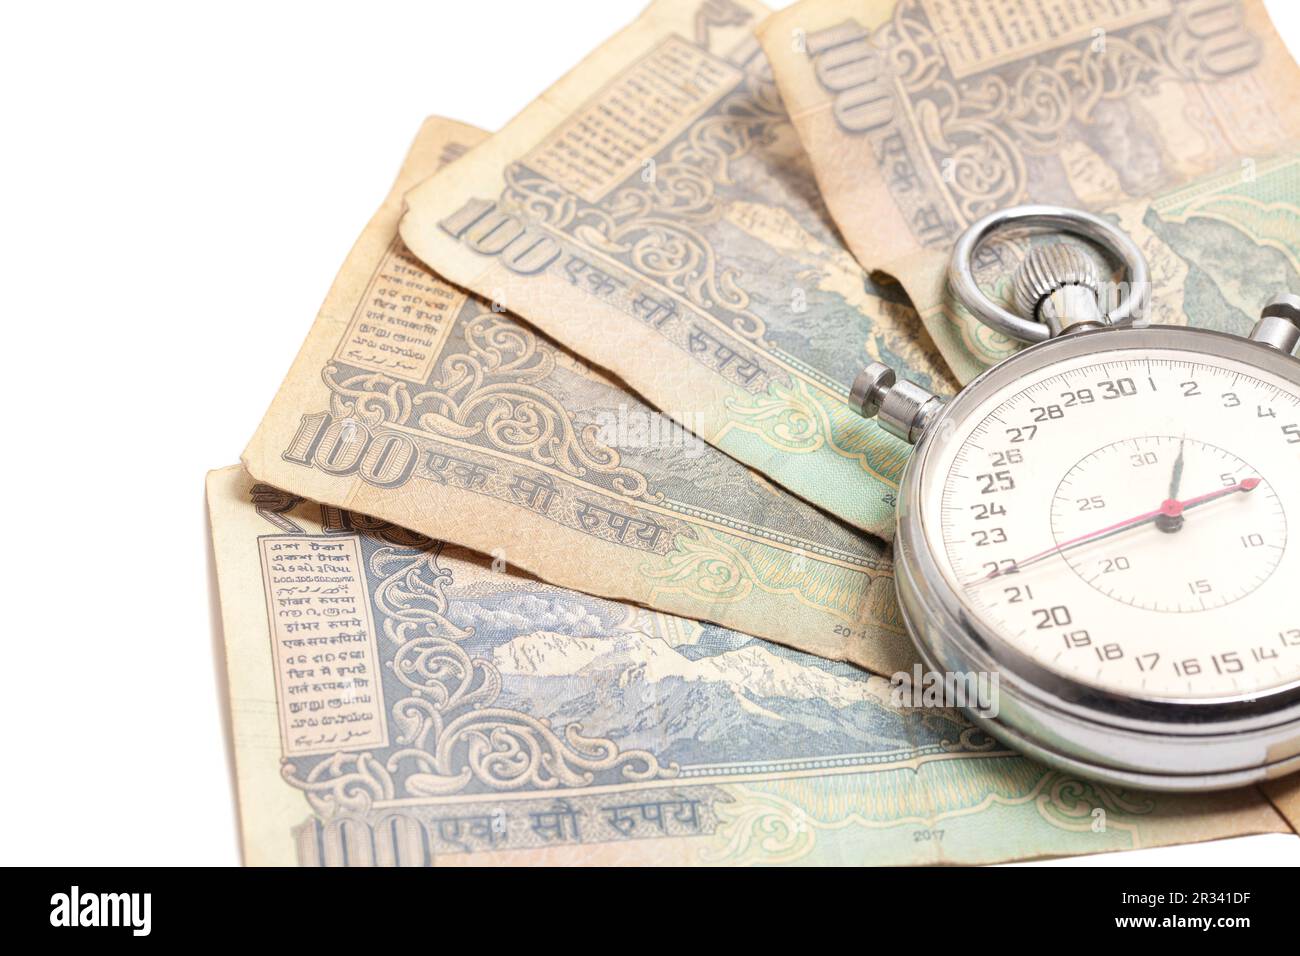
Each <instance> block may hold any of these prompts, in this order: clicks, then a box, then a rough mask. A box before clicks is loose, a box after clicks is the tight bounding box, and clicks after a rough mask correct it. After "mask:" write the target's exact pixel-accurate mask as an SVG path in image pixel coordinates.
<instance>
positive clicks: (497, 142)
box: [401, 0, 954, 537]
mask: <svg viewBox="0 0 1300 956" xmlns="http://www.w3.org/2000/svg"><path fill="white" fill-rule="evenodd" d="M763 13H764V11H763V9H762V7H760V6H759V5H758V4H756V3H753V2H750V0H745V2H731V0H657V2H655V3H654V4H652V5H651V6H650V7H649V8H648V9H647V10H646V12H645V13H644V14H643V15H642V16H641V17H640V19H638V20H636V21H635V22H634V23H633V24H631V25H630V26H629V27H627V28H626V29H624V30H623V31H622V32H620V33H618V34H617V35H616V36H614V37H613V38H611V39H610V40H609V41H607V42H606V43H605V44H604V45H603V46H601V47H600V48H599V49H598V50H596V51H595V52H594V53H592V54H591V55H590V56H589V57H588V58H587V59H586V60H584V61H583V62H582V63H581V64H580V65H579V66H578V67H576V68H575V69H574V70H573V71H572V72H571V73H569V74H568V75H567V76H566V77H564V78H563V79H562V80H561V81H560V82H558V83H557V84H555V85H554V86H553V87H551V88H550V89H549V90H547V91H546V92H545V93H543V94H542V95H541V96H540V97H538V99H537V100H536V101H534V102H533V103H532V104H531V105H530V106H529V107H528V108H527V109H526V110H524V112H523V113H521V114H520V115H519V116H517V117H516V118H515V119H514V120H512V121H511V122H510V124H509V125H508V126H506V127H505V129H503V130H502V131H501V132H499V133H497V134H496V135H494V136H493V137H492V138H491V139H490V140H488V141H487V142H485V143H484V144H483V145H482V146H480V147H478V148H477V149H475V150H474V152H473V154H472V155H471V156H468V157H466V159H465V160H464V161H463V162H460V163H456V164H454V165H453V166H451V167H449V168H447V169H445V170H443V171H442V172H440V173H439V175H437V176H436V177H434V178H433V179H432V180H430V181H429V182H427V183H425V184H422V185H421V186H420V187H419V188H417V189H415V190H413V191H412V192H411V193H410V194H409V195H408V197H407V202H408V205H409V207H410V208H409V211H408V212H407V214H406V216H405V217H404V219H403V221H402V227H401V231H402V237H403V239H404V240H405V241H406V244H407V246H408V247H409V248H410V249H411V250H412V251H413V252H414V253H415V254H416V255H417V256H418V257H419V258H420V259H421V260H423V261H424V262H425V263H426V264H428V265H429V266H430V267H431V268H433V269H434V270H435V271H436V272H438V273H439V274H441V275H443V276H445V277H446V278H448V279H449V280H451V281H453V282H455V283H457V284H458V285H461V286H464V287H466V288H469V289H472V290H474V291H475V292H477V293H479V294H481V295H482V296H484V297H485V298H487V299H489V300H491V301H493V302H496V303H501V304H503V305H504V306H505V307H508V308H509V309H511V310H512V311H513V312H515V313H517V314H518V315H520V316H521V317H522V318H524V319H526V320H527V321H528V322H530V323H532V324H534V325H536V326H538V327H539V328H541V329H542V330H543V331H544V332H545V333H546V334H548V335H550V336H552V337H554V338H556V339H558V340H559V341H561V342H563V343H564V344H565V345H568V346H569V347H571V348H572V349H574V350H575V351H576V352H578V353H580V354H581V355H583V356H585V357H587V358H589V359H590V360H592V361H593V362H595V363H596V364H598V365H600V366H602V367H604V368H607V369H610V370H612V371H613V372H615V373H616V374H617V375H618V376H619V377H620V378H622V379H624V380H625V381H627V382H628V383H629V384H630V385H631V387H632V388H633V389H634V390H635V391H637V392H638V393H639V394H640V395H642V396H643V397H645V398H646V399H647V400H648V401H649V402H650V403H651V404H653V405H655V406H656V407H658V408H660V409H662V410H663V411H664V412H665V413H666V414H668V415H670V416H673V417H674V418H676V420H678V421H679V422H681V423H683V424H686V425H687V426H688V427H690V428H691V429H692V430H694V431H695V432H696V433H697V434H699V435H701V436H702V437H703V438H705V439H707V440H708V441H709V442H711V443H712V444H714V445H716V446H717V447H719V448H721V449H722V450H724V451H726V452H727V453H728V454H730V455H732V456H733V457H735V458H737V459H739V460H740V461H742V462H744V463H746V464H748V465H750V466H751V467H753V468H756V469H758V470H759V471H761V472H763V473H764V474H766V475H768V476H769V477H771V478H772V479H774V480H775V481H776V482H778V483H779V484H781V485H783V486H785V487H786V488H788V489H789V490H791V491H793V492H795V493H796V494H797V495H799V496H801V497H803V498H805V499H807V500H809V501H811V502H814V503H815V504H817V505H819V506H821V507H822V508H824V509H825V510H827V511H829V512H831V513H832V514H835V515H838V516H839V517H841V518H843V519H844V520H846V521H848V522H849V523H850V524H853V525H855V526H857V527H860V528H863V529H866V530H869V531H871V532H873V533H876V534H879V535H882V536H887V537H888V536H892V534H893V524H894V513H893V505H894V496H895V491H896V489H897V478H898V475H899V473H900V471H901V468H902V464H903V461H904V459H905V456H906V451H907V446H906V445H905V444H904V443H902V442H899V441H897V440H896V439H894V438H892V437H891V436H889V435H887V434H886V433H884V432H883V431H882V430H881V429H880V427H879V425H878V424H877V423H875V422H874V421H864V420H863V419H862V418H860V417H858V416H856V415H854V414H853V413H852V412H851V411H850V410H849V409H848V407H847V405H846V403H845V400H846V398H847V396H848V391H849V386H850V385H851V384H852V381H853V378H854V376H855V375H856V373H857V372H858V370H859V369H860V368H861V366H862V365H863V364H864V363H865V362H866V361H868V360H882V361H887V362H889V363H890V364H892V365H894V366H896V367H899V368H901V369H903V370H904V374H905V375H907V376H908V377H911V378H913V379H916V380H917V381H920V382H922V383H923V384H926V385H928V386H930V387H932V388H934V389H936V390H938V391H941V392H946V391H950V390H951V388H952V386H953V384H954V383H952V382H951V381H950V380H949V379H948V372H947V370H946V368H945V367H944V366H943V362H942V359H941V358H940V357H939V356H938V354H937V352H936V351H935V350H934V348H933V346H932V344H931V343H930V342H929V340H928V338H927V337H926V335H925V333H924V330H923V329H922V327H921V325H920V323H919V321H918V320H917V318H916V315H915V312H914V311H913V310H912V308H911V306H910V305H909V304H908V303H907V301H906V299H905V297H904V296H903V295H902V294H901V292H900V290H899V288H898V286H897V285H896V284H884V285H882V284H878V283H877V282H875V281H874V280H872V279H871V278H870V277H869V276H867V274H866V273H864V272H863V271H862V269H861V268H860V267H859V266H858V265H857V263H856V262H855V261H854V259H853V257H852V256H851V255H850V254H849V253H848V251H847V250H846V249H844V247H843V246H842V244H841V240H840V238H839V236H838V234H837V233H836V232H835V230H834V228H833V226H831V224H830V220H829V218H828V216H827V214H826V211H825V209H824V207H823V205H822V202H821V198H820V197H819V195H818V193H817V188H816V185H815V183H814V181H813V177H812V173H811V169H810V167H809V166H808V163H807V157H806V156H805V155H804V153H803V150H802V149H801V147H800V145H799V141H798V137H797V135H796V133H795V130H794V127H793V126H792V125H791V123H790V120H789V117H788V116H787V115H786V113H785V110H784V109H783V108H782V106H781V102H780V99H779V97H778V96H777V92H776V87H775V86H774V84H773V82H772V78H771V73H770V71H769V69H768V67H767V64H766V62H765V61H764V59H763V57H762V54H761V52H760V51H759V49H758V46H757V43H756V41H755V40H754V38H753V36H752V32H751V31H752V29H753V27H754V26H755V25H756V24H757V23H758V22H759V20H760V19H761V18H762V16H763Z"/></svg>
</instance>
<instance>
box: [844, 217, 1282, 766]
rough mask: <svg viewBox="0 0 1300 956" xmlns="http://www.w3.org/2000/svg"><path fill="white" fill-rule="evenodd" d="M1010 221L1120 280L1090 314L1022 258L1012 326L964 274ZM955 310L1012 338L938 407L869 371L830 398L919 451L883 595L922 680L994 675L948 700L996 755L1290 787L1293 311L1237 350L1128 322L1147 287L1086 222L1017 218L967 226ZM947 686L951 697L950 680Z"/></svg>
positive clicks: (1062, 261)
mask: <svg viewBox="0 0 1300 956" xmlns="http://www.w3.org/2000/svg"><path fill="white" fill-rule="evenodd" d="M1008 224H1016V225H1023V226H1027V227H1037V228H1040V229H1042V228H1046V229H1049V230H1057V231H1063V232H1068V233H1072V234H1074V235H1076V236H1081V237H1083V238H1084V239H1085V240H1088V241H1090V242H1092V243H1095V244H1097V245H1100V246H1101V247H1103V248H1104V249H1106V250H1108V251H1109V252H1110V253H1111V254H1112V255H1113V256H1115V257H1116V258H1117V259H1119V260H1120V261H1122V262H1123V263H1124V265H1125V267H1126V269H1127V272H1128V282H1127V283H1126V284H1125V286H1124V288H1123V291H1122V294H1121V295H1119V296H1118V299H1119V301H1118V303H1117V304H1116V305H1115V307H1114V308H1113V309H1111V310H1110V311H1108V312H1107V311H1104V310H1103V308H1104V307H1103V305H1102V304H1100V301H1101V299H1102V296H1101V293H1102V292H1103V291H1104V290H1103V288H1102V283H1101V282H1100V280H1099V278H1098V272H1097V269H1096V267H1095V265H1094V264H1093V260H1092V259H1091V258H1090V257H1088V256H1085V255H1083V254H1082V253H1081V252H1080V250H1079V245H1078V244H1075V243H1071V244H1067V243H1062V242H1056V243H1038V244H1036V245H1034V246H1032V247H1031V249H1030V252H1029V253H1028V255H1027V256H1026V257H1025V259H1024V260H1023V261H1022V262H1021V263H1020V265H1019V267H1018V268H1017V270H1016V272H1015V275H1014V277H1013V281H1012V290H1013V298H1014V300H1015V304H1016V309H1017V312H1019V314H1016V312H1012V311H1010V310H1009V309H1006V308H1004V307H1003V306H1000V305H998V304H997V303H995V302H993V301H992V300H990V299H989V298H988V297H987V296H986V295H984V293H983V292H982V291H981V289H980V288H979V286H977V285H976V283H975V280H974V275H973V271H972V268H971V261H972V254H973V253H974V252H975V251H976V249H977V247H978V246H979V244H980V243H981V242H982V241H983V240H984V239H985V238H986V237H987V236H988V235H989V234H990V233H991V232H993V231H994V230H996V229H999V228H1001V227H1003V226H1005V225H1008ZM948 285H949V288H950V290H951V292H952V294H953V296H954V298H955V299H956V300H957V301H958V302H960V303H962V304H963V305H964V306H966V308H968V309H969V310H970V311H971V312H972V313H973V314H974V315H975V316H976V317H977V318H978V319H980V320H981V321H982V322H984V323H985V324H986V325H988V326H990V327H991V328H993V329H995V330H997V331H999V332H1002V333H1004V334H1006V335H1009V336H1011V337H1014V338H1016V339H1019V340H1021V341H1025V342H1029V343H1032V344H1030V346H1029V347H1028V348H1025V349H1023V350H1021V351H1019V352H1017V353H1015V354H1014V355H1012V356H1011V357H1010V358H1008V359H1006V360H1004V361H1002V362H1001V363H1000V364H998V365H995V366H993V367H992V368H989V369H988V370H986V371H985V372H983V373H982V374H981V375H979V376H978V377H977V378H975V379H974V380H972V381H971V382H970V383H969V384H968V385H967V386H966V387H965V388H964V389H962V390H961V391H960V393H959V394H957V395H956V396H955V397H954V398H952V399H950V400H945V399H942V398H940V397H938V396H936V395H933V394H931V393H930V392H928V391H926V390H925V389H923V388H921V387H919V386H917V385H915V384H913V383H911V382H908V381H905V380H903V379H900V378H898V377H897V376H896V374H895V373H894V371H893V370H891V369H889V368H887V367H886V366H884V365H881V364H879V363H872V364H871V365H869V366H867V367H866V368H865V369H864V370H863V371H862V373H861V374H859V375H858V377H857V379H856V380H855V382H854V384H853V388H852V392H851V397H850V401H851V404H852V405H853V407H854V408H855V410H856V411H858V412H860V413H861V414H863V415H865V416H867V417H875V418H876V419H877V420H878V421H879V422H880V424H881V425H882V427H883V428H884V429H885V430H887V431H889V432H890V433H892V434H894V435H896V436H898V437H900V438H902V439H904V440H906V441H908V442H911V443H913V444H914V445H915V446H916V447H915V449H914V451H913V453H912V455H911V457H910V459H909V461H908V463H907V466H906V469H905V471H904V474H903V477H902V479H901V483H900V489H899V505H898V516H897V522H898V524H897V534H896V538H895V577H896V583H897V589H898V594H899V603H900V605H901V608H902V611H903V616H904V619H905V620H906V623H907V627H908V630H909V632H910V634H911V636H912V638H913V641H914V642H915V644H916V646H917V649H918V651H919V652H920V655H921V658H922V660H923V661H924V662H925V665H926V667H927V668H928V670H929V674H930V675H931V676H935V677H938V676H942V677H943V679H944V680H945V681H947V684H945V685H941V686H948V687H952V686H962V685H961V683H960V681H961V680H968V679H969V678H970V677H971V676H972V675H982V676H983V675H989V676H995V677H996V681H995V682H994V686H995V687H996V691H997V693H996V700H994V701H992V702H990V701H987V700H981V701H979V702H978V705H976V704H974V703H971V702H969V701H966V702H964V703H966V705H967V706H966V709H967V713H968V714H969V716H970V717H971V719H972V720H974V721H975V722H976V723H977V724H979V725H981V726H982V727H984V728H985V729H986V730H987V731H989V732H990V733H992V734H993V735H994V736H995V737H997V738H999V739H1000V740H1002V741H1003V742H1005V743H1007V744H1009V745H1010V746H1012V747H1014V748H1016V749H1018V750H1020V751H1022V752H1024V753H1026V754H1028V755H1030V756H1032V757H1035V758H1037V759H1040V760H1042V761H1043V762H1045V763H1048V764H1051V765H1053V766H1056V767H1058V768H1062V769H1065V770H1068V771H1070V772H1073V773H1077V774H1080V775H1084V776H1088V777H1093V778H1097V779H1100V780H1102V781H1106V782H1110V783H1114V784H1119V785H1123V786H1132V787H1138V788H1148V789H1161V790H1206V789H1218V788H1225V787H1232V786H1239V785H1243V784H1247V783H1251V782H1254V781H1258V780H1262V779H1265V778H1268V777H1273V776H1278V775H1281V774H1284V773H1287V772H1290V771H1292V770H1297V769H1300V541H1294V540H1293V535H1300V361H1297V359H1296V358H1294V357H1293V356H1292V351H1293V349H1294V348H1295V346H1296V344H1297V341H1298V340H1300V296H1295V295H1291V294H1285V295H1282V296H1279V297H1278V298H1276V299H1274V300H1273V301H1271V302H1269V303H1268V304H1267V305H1266V306H1265V307H1264V308H1263V310H1262V313H1261V318H1260V320H1259V322H1258V324H1257V325H1256V326H1255V328H1254V330H1253V332H1252V333H1251V334H1250V336H1249V337H1242V336H1235V335H1230V334H1226V333H1222V332H1217V331H1212V330H1207V329H1196V328H1189V327H1185V326H1172V325H1154V324H1149V323H1148V322H1146V321H1145V319H1144V316H1145V314H1146V307H1147V305H1148V302H1149V297H1150V293H1149V289H1150V283H1149V279H1148V270H1147V266H1146V264H1145V262H1144V260H1143V258H1142V255H1141V252H1140V250H1139V249H1138V248H1137V246H1136V245H1135V244H1134V243H1133V241H1132V240H1131V239H1130V238H1129V237H1128V236H1127V235H1126V234H1124V233H1123V232H1122V231H1120V230H1119V229H1118V228H1117V227H1115V226H1114V225H1112V224H1111V223H1110V222H1109V221H1108V220H1106V219H1103V218H1101V217H1098V216H1093V215H1091V214H1088V213H1084V212H1080V211H1077V210H1072V209H1067V208H1064V207H1056V206H1021V207H1016V208H1013V209H1008V210H1002V211H999V212H997V213H994V214H992V215H990V216H987V217H985V218H984V219H982V220H980V221H978V222H976V223H975V224H974V225H972V226H971V227H970V228H969V229H968V230H967V231H966V233H965V234H964V235H963V236H962V237H961V238H960V240H959V241H958V242H957V244H956V246H955V247H954V250H953V254H952V260H951V262H950V264H949V269H948ZM967 686H969V685H967Z"/></svg>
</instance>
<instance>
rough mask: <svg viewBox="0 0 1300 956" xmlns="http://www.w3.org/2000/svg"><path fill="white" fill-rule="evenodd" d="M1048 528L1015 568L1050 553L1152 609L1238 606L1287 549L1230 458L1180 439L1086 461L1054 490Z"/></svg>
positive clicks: (1117, 446)
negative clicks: (1046, 542) (1044, 539)
mask: <svg viewBox="0 0 1300 956" xmlns="http://www.w3.org/2000/svg"><path fill="white" fill-rule="evenodd" d="M1183 489H1187V490H1188V491H1190V492H1191V493H1190V494H1187V493H1184V491H1183ZM1114 515H1120V516H1121V517H1119V518H1114V519H1113V520H1108V519H1112V516H1114ZM1050 524H1051V532H1052V539H1053V544H1052V545H1051V546H1049V547H1047V548H1044V549H1042V550H1041V551H1039V552H1037V553H1034V554H1031V555H1029V556H1027V557H1026V558H1025V559H1024V560H1023V561H1019V562H1017V563H1016V565H1015V567H1016V568H1017V569H1019V570H1023V569H1027V568H1031V567H1033V566H1034V565H1036V564H1041V563H1044V562H1046V561H1048V560H1050V559H1052V558H1054V557H1056V556H1058V555H1059V556H1060V558H1062V559H1063V561H1064V563H1065V564H1067V565H1068V566H1069V567H1070V569H1071V570H1072V571H1073V572H1074V573H1075V574H1077V575H1078V576H1079V577H1080V578H1082V579H1083V580H1084V581H1085V582H1086V583H1087V584H1088V585H1090V586H1091V587H1092V588H1094V589H1095V590H1097V591H1099V592H1101V593H1102V594H1105V595H1106V596H1107V597H1110V598H1113V599H1114V600H1116V601H1120V602H1121V603H1124V604H1128V605H1131V606H1133V607H1137V608H1144V609H1147V610H1152V611H1173V612H1192V611H1205V610H1211V609H1214V608H1217V607H1222V606H1224V605H1226V604H1231V603H1232V602H1234V601H1237V600H1240V599H1241V598H1243V597H1245V596H1246V595H1248V594H1250V593H1251V592H1252V591H1254V590H1255V589H1257V588H1258V587H1259V586H1260V585H1262V584H1263V583H1264V582H1265V581H1267V580H1268V578H1269V577H1270V576H1271V575H1272V573H1273V571H1274V570H1275V569H1276V568H1277V565H1278V563H1279V562H1280V561H1281V557H1282V554H1283V551H1284V550H1285V546H1286V519H1285V516H1284V514H1283V510H1282V507H1281V504H1280V502H1279V500H1278V497H1277V494H1276V493H1275V491H1274V489H1273V488H1272V486H1271V485H1270V484H1269V483H1268V481H1266V480H1265V478H1264V477H1263V476H1261V475H1259V474H1258V473H1257V472H1256V471H1255V469H1254V468H1252V467H1251V466H1250V465H1249V464H1247V463H1246V462H1245V461H1244V460H1243V459H1241V458H1240V457H1238V456H1237V455H1235V454H1233V453H1232V452H1229V451H1226V450H1225V449H1223V448H1220V447H1219V446H1217V445H1212V444H1210V443H1208V442H1204V441H1200V440H1198V439H1193V438H1188V437H1185V436H1184V437H1174V436H1161V435H1157V436H1144V437H1141V438H1128V439H1123V440H1121V441H1117V442H1113V443H1111V444H1109V445H1106V446H1103V447H1102V448H1099V449H1097V450H1096V451H1094V452H1092V453H1090V454H1088V455H1085V456H1084V457H1083V458H1082V459H1080V460H1079V461H1078V462H1077V463H1076V464H1075V465H1074V466H1073V467H1072V468H1071V469H1070V470H1069V471H1068V472H1067V473H1066V474H1065V476H1064V477H1063V478H1062V479H1061V482H1060V484H1059V485H1058V486H1057V490H1056V493H1055V495H1054V496H1053V499H1052V503H1051V517H1050Z"/></svg>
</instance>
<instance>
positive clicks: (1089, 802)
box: [1036, 772, 1156, 830]
mask: <svg viewBox="0 0 1300 956" xmlns="http://www.w3.org/2000/svg"><path fill="white" fill-rule="evenodd" d="M1036 803H1037V806H1038V812H1039V813H1040V814H1041V815H1042V817H1043V819H1045V820H1047V821H1048V822H1049V823H1052V824H1054V825H1055V826H1058V827H1062V828H1063V829H1067V830H1086V829H1090V828H1091V827H1092V825H1093V821H1094V819H1095V813H1096V811H1097V810H1098V809H1100V810H1104V811H1105V812H1106V813H1107V814H1123V815H1127V816H1145V815H1147V814H1150V813H1154V812H1155V809H1156V801H1155V799H1154V798H1153V797H1152V796H1151V795H1150V794H1146V793H1140V792H1135V791H1129V790H1119V789H1116V788H1114V787H1109V786H1106V785H1105V784H1101V783H1096V782H1094V781H1092V780H1082V779H1080V778H1078V777H1073V776H1070V775H1068V774H1063V773H1055V772H1054V773H1051V774H1049V776H1048V779H1047V781H1046V782H1045V786H1044V787H1043V788H1042V790H1041V791H1040V793H1039V794H1038V797H1037V800H1036ZM1107 826H1111V827H1113V826H1115V824H1114V823H1108V824H1107Z"/></svg>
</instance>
